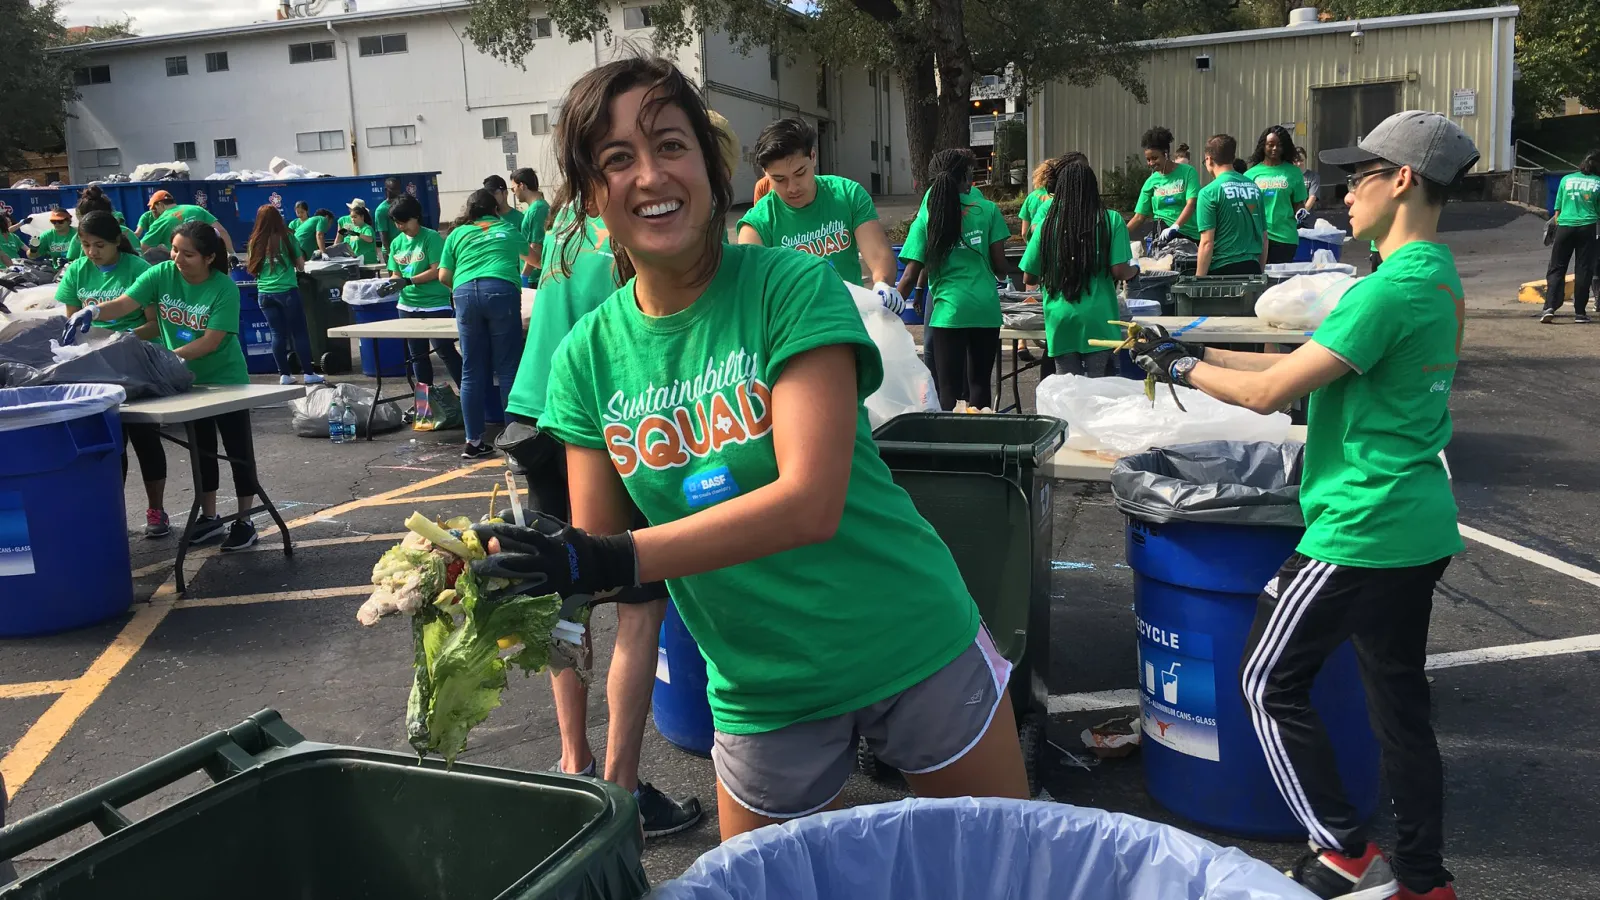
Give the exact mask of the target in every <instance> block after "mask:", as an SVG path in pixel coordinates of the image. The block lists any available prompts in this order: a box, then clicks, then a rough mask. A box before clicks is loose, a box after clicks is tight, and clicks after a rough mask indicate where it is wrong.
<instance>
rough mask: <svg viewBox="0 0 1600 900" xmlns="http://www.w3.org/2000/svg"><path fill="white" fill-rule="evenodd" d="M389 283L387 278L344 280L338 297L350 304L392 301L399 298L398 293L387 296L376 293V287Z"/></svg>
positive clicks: (363, 304)
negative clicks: (342, 288)
mask: <svg viewBox="0 0 1600 900" xmlns="http://www.w3.org/2000/svg"><path fill="white" fill-rule="evenodd" d="M388 283H389V279H387V278H358V279H356V280H354V281H346V282H345V283H344V290H343V291H342V292H340V297H339V299H341V300H343V301H344V302H345V303H348V304H349V305H351V306H371V305H373V304H375V303H394V302H395V301H397V300H399V299H400V295H399V294H391V295H389V296H387V297H381V296H379V295H378V288H381V287H383V286H384V285H386V284H388Z"/></svg>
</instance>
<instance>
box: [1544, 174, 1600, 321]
mask: <svg viewBox="0 0 1600 900" xmlns="http://www.w3.org/2000/svg"><path fill="white" fill-rule="evenodd" d="M1596 222H1600V150H1591V151H1590V152H1589V155H1588V156H1585V157H1584V158H1583V164H1582V165H1581V166H1579V168H1578V171H1576V172H1573V173H1571V174H1570V175H1566V176H1563V177H1562V179H1561V184H1559V185H1558V186H1557V187H1556V214H1555V215H1553V216H1551V217H1550V225H1547V226H1546V228H1545V235H1546V243H1548V244H1549V245H1550V265H1549V267H1548V268H1546V269H1545V294H1544V296H1545V301H1544V310H1543V311H1541V312H1540V313H1539V321H1541V322H1544V323H1545V324H1547V325H1548V324H1549V323H1551V322H1553V321H1555V318H1556V310H1558V309H1560V308H1561V304H1562V303H1564V302H1565V301H1566V299H1567V262H1568V261H1569V260H1571V259H1572V258H1573V257H1574V256H1576V257H1577V260H1578V264H1577V274H1576V275H1575V276H1574V277H1573V279H1572V282H1573V283H1572V312H1573V315H1572V321H1573V322H1575V323H1577V324H1585V323H1587V322H1588V321H1589V288H1590V286H1591V285H1593V284H1594V267H1595V257H1596V255H1597V250H1600V242H1597V241H1596V239H1595V223H1596ZM1550 226H1554V228H1553V229H1552V228H1551V227H1550Z"/></svg>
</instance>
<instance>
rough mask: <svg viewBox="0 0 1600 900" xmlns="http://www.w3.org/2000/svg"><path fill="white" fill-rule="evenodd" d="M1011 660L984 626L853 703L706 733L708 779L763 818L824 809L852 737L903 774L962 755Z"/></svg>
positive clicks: (836, 788)
mask: <svg viewBox="0 0 1600 900" xmlns="http://www.w3.org/2000/svg"><path fill="white" fill-rule="evenodd" d="M1010 677H1011V664H1010V663H1009V662H1006V660H1005V658H1004V657H1002V656H1001V655H1000V652H999V651H998V650H996V649H995V646H994V641H993V640H992V639H990V637H989V632H988V631H987V630H986V629H984V628H981V627H980V628H979V629H978V637H977V639H976V640H974V641H973V643H972V646H970V647H968V648H967V649H966V650H964V651H962V652H961V655H960V656H957V657H956V658H955V659H954V660H951V661H950V663H949V664H947V665H946V666H945V667H944V668H942V669H940V670H939V671H937V672H935V673H933V674H932V675H930V676H928V677H927V678H925V679H923V680H922V681H921V682H918V683H917V684H914V685H912V686H911V687H909V688H906V689H905V690H903V691H901V692H900V693H898V694H895V695H894V696H893V697H890V698H888V699H886V700H880V701H878V702H877V703H874V704H872V705H871V706H867V707H864V708H862V709H858V710H856V711H855V712H849V713H845V714H843V715H838V716H832V717H830V718H826V719H817V720H815V721H811V722H797V723H795V724H793V725H789V726H787V727H784V728H780V729H778V730H777V731H767V732H763V733H761V734H723V733H722V732H720V731H719V732H717V733H716V740H715V742H714V743H713V744H712V747H711V760H712V762H713V763H715V765H716V769H717V778H719V779H720V780H721V781H722V786H723V787H724V788H726V789H727V791H728V794H729V795H730V796H732V797H733V799H734V800H735V801H737V802H738V803H739V804H740V805H741V806H743V807H744V808H746V809H748V810H750V811H751V812H753V813H756V814H757V815H762V816H766V817H767V818H769V819H792V818H796V817H798V816H805V815H810V814H811V813H814V812H817V811H818V810H821V809H824V808H826V807H827V806H828V804H830V803H832V802H833V801H834V798H836V797H838V796H839V792H840V791H842V790H844V784H845V782H846V781H847V780H848V779H849V778H850V770H851V769H852V768H853V767H854V766H855V760H856V736H857V735H860V736H861V737H864V738H866V739H867V746H869V747H871V748H872V752H873V753H874V754H875V755H876V756H877V757H878V759H879V760H881V761H882V762H883V763H884V764H885V765H890V766H893V767H895V768H896V769H899V770H900V771H902V772H906V773H908V774H911V775H921V774H925V773H928V772H937V771H939V770H940V769H943V768H945V767H946V766H948V765H950V764H952V763H954V762H955V761H956V760H959V759H960V758H961V757H963V756H965V755H966V754H967V752H968V751H970V750H971V749H972V748H973V747H975V746H977V744H978V740H979V739H980V738H982V737H983V735H984V733H985V732H986V731H988V730H989V722H990V721H991V720H992V719H993V718H994V714H995V710H996V709H998V708H999V705H1000V699H1001V697H1002V696H1003V694H1004V691H1005V688H1006V681H1007V679H1009V678H1010Z"/></svg>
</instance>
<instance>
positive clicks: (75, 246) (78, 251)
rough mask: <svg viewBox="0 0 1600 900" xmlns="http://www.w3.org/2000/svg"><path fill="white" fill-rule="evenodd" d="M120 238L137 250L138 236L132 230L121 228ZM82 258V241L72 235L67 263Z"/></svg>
mask: <svg viewBox="0 0 1600 900" xmlns="http://www.w3.org/2000/svg"><path fill="white" fill-rule="evenodd" d="M122 236H123V237H125V238H127V239H128V246H130V247H132V248H133V249H135V250H137V249H139V237H138V235H136V234H134V233H133V230H132V229H130V228H129V227H128V226H126V225H124V226H122ZM82 256H83V241H80V240H78V235H76V234H74V235H73V237H72V243H70V244H68V245H67V262H73V261H75V260H77V259H79V258H81V257H82ZM113 299H114V298H113Z"/></svg>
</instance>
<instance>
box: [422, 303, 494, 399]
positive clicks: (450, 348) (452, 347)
mask: <svg viewBox="0 0 1600 900" xmlns="http://www.w3.org/2000/svg"><path fill="white" fill-rule="evenodd" d="M455 314H456V313H455V310H453V309H450V308H449V307H446V308H444V309H402V310H400V318H402V319H450V318H454V317H455ZM518 315H521V312H520V311H519V312H518ZM430 343H431V344H432V345H433V352H434V353H437V354H439V359H440V361H442V362H443V363H444V367H445V368H446V369H448V370H449V371H450V379H451V380H452V381H454V382H455V383H456V387H460V386H461V354H460V353H457V352H456V342H455V341H427V340H423V339H420V338H407V339H406V355H407V356H409V357H411V358H412V362H411V377H412V378H414V379H416V382H417V383H418V384H433V361H432V360H430V359H428V349H429V348H428V345H429V344H430Z"/></svg>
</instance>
